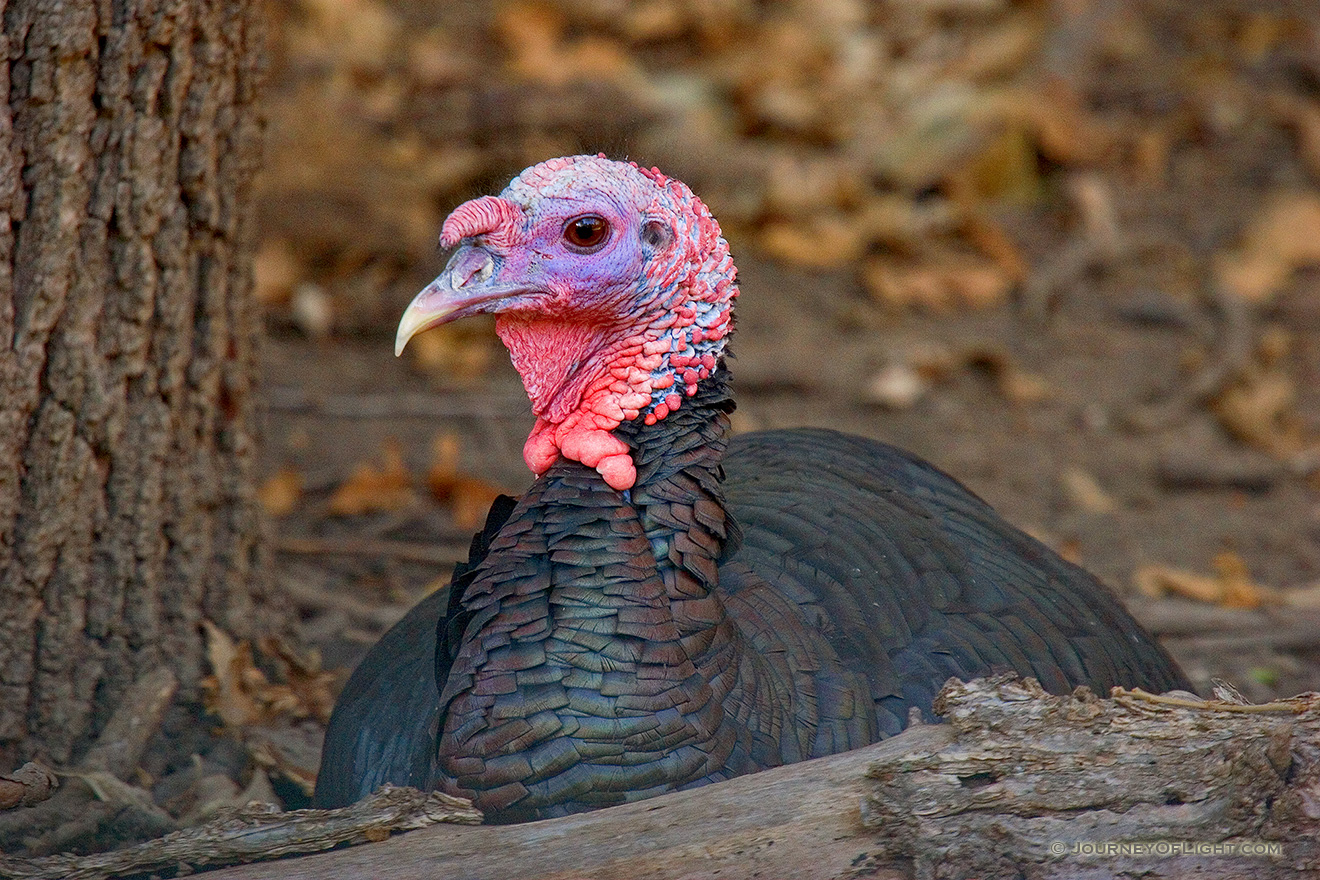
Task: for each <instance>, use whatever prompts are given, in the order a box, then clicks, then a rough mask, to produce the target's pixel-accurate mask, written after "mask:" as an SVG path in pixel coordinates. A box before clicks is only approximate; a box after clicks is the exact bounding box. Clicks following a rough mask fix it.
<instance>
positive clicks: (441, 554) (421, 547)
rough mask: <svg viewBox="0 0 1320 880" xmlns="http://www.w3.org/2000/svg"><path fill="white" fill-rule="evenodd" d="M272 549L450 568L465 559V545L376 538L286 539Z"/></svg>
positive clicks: (303, 553)
mask: <svg viewBox="0 0 1320 880" xmlns="http://www.w3.org/2000/svg"><path fill="white" fill-rule="evenodd" d="M275 549H276V550H277V551H279V552H281V553H297V554H302V555H310V556H374V557H377V558H390V559H403V560H406V561H408V562H427V563H433V564H435V565H453V564H454V563H455V562H456V561H458V560H459V559H462V558H463V557H464V556H466V555H467V544H466V543H464V544H461V545H460V544H456V543H455V544H415V543H411V542H408V541H384V540H379V539H375V538H296V537H292V536H287V535H286V536H281V537H279V538H276V539H275Z"/></svg>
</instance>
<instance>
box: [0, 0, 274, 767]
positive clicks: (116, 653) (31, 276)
mask: <svg viewBox="0 0 1320 880" xmlns="http://www.w3.org/2000/svg"><path fill="white" fill-rule="evenodd" d="M0 12H2V13H3V33H2V34H0V55H3V56H4V58H5V60H6V62H7V63H5V64H3V65H0V100H3V103H0V217H3V218H4V219H3V220H0V764H5V765H7V766H16V765H17V763H19V762H20V759H26V758H28V757H31V756H38V757H42V756H44V757H45V758H46V759H47V760H53V761H56V762H65V761H67V760H69V758H70V757H71V755H73V754H75V753H76V752H77V751H78V749H79V747H80V746H82V745H84V744H85V743H86V742H87V741H88V740H89V739H90V737H91V736H93V735H94V734H95V732H96V731H97V730H98V729H99V728H100V727H101V726H103V725H104V723H105V721H106V719H107V718H108V716H109V714H110V712H111V711H112V710H113V708H114V706H115V705H116V703H117V701H118V700H119V699H120V698H121V697H122V695H123V694H124V692H125V690H126V689H127V688H128V687H129V685H130V684H131V683H132V682H133V681H134V679H135V678H137V677H138V676H139V675H140V674H142V673H143V672H144V671H147V670H150V669H151V668H153V667H158V666H168V667H169V668H171V669H172V670H173V671H174V672H175V673H176V674H177V675H178V678H179V681H180V683H181V686H182V691H181V693H182V695H183V696H185V697H186V696H188V695H189V694H190V693H195V686H196V683H197V681H198V679H199V677H200V676H201V674H202V671H203V642H202V635H201V633H200V632H199V627H198V623H199V621H200V620H201V619H202V618H210V619H212V620H214V621H216V622H217V623H218V624H219V625H220V626H222V627H223V628H225V629H226V630H228V631H230V632H232V633H235V634H238V635H250V634H251V633H252V632H253V630H254V629H256V628H261V627H262V624H263V614H264V613H267V611H268V610H269V609H267V608H266V607H265V606H267V598H268V597H267V595H266V590H265V585H264V584H263V581H262V572H263V567H262V566H261V565H260V564H259V563H260V560H261V553H262V551H261V543H260V541H259V534H258V532H259V522H258V511H257V506H256V502H255V497H254V490H253V480H254V466H255V455H254V453H255V449H254V442H255V438H254V433H253V432H254V427H255V416H254V401H253V387H254V378H255V369H256V344H257V338H258V329H259V328H258V324H257V314H256V310H255V308H256V307H255V303H254V299H253V296H252V293H251V280H250V269H251V251H252V223H251V215H252V198H251V193H252V178H253V173H254V171H255V169H256V167H257V163H258V160H259V153H260V135H261V125H260V120H259V116H258V114H257V108H256V91H257V86H258V83H259V80H260V75H261V65H262V63H263V52H262V46H261V39H260V38H261V31H260V27H259V16H258V12H259V7H258V4H257V3H256V2H255V0H114V2H110V0H102V2H76V0H75V2H60V0H19V2H14V0H9V2H8V3H6V2H5V0H0Z"/></svg>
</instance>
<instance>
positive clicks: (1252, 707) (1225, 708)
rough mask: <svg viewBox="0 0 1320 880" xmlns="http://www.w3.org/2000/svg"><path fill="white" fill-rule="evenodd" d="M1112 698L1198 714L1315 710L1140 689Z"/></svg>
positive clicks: (1118, 691)
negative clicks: (1206, 698) (1186, 696)
mask: <svg viewBox="0 0 1320 880" xmlns="http://www.w3.org/2000/svg"><path fill="white" fill-rule="evenodd" d="M1113 697H1114V699H1115V700H1117V701H1118V702H1120V703H1127V702H1128V701H1132V700H1136V701H1141V702H1146V703H1158V704H1159V705H1161V706H1175V707H1177V708H1179V709H1195V710H1196V711H1198V712H1240V713H1246V714H1248V715H1250V714H1261V713H1270V712H1291V713H1292V714H1294V715H1300V714H1301V713H1303V712H1306V711H1308V710H1311V709H1314V708H1315V703H1314V702H1310V703H1308V702H1304V701H1302V700H1297V699H1293V700H1276V701H1275V702H1273V703H1255V704H1251V703H1248V704H1242V703H1229V702H1226V701H1224V700H1189V699H1186V698H1184V697H1173V696H1169V695H1168V694H1152V693H1148V692H1147V691H1143V690H1142V689H1141V688H1133V689H1132V690H1128V689H1127V688H1114V692H1113Z"/></svg>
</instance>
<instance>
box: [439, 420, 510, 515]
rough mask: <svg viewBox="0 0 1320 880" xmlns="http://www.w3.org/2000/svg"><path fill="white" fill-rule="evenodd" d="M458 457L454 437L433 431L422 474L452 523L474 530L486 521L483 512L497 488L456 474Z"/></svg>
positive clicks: (457, 448) (493, 498)
mask: <svg viewBox="0 0 1320 880" xmlns="http://www.w3.org/2000/svg"><path fill="white" fill-rule="evenodd" d="M458 459H459V445H458V437H457V436H455V435H453V434H447V433H442V434H437V435H436V437H435V439H434V440H433V441H432V443H431V469H430V470H429V471H427V474H426V485H427V486H428V487H429V488H430V490H431V495H432V497H434V498H435V500H436V501H439V502H440V503H441V504H444V505H447V506H448V507H449V509H450V511H451V512H452V513H453V515H454V524H455V525H457V526H458V527H459V528H461V529H475V528H478V527H480V525H481V524H482V523H483V522H485V521H486V512H487V511H488V510H490V505H491V503H492V502H493V501H494V500H495V498H496V496H498V495H499V494H500V490H499V489H498V488H497V487H495V486H492V485H491V484H490V483H487V482H485V481H484V480H479V479H477V478H476V477H471V476H467V475H465V474H461V473H459V471H458Z"/></svg>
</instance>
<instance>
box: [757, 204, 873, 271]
mask: <svg viewBox="0 0 1320 880" xmlns="http://www.w3.org/2000/svg"><path fill="white" fill-rule="evenodd" d="M760 245H761V248H762V249H763V250H764V251H765V252H766V254H768V255H769V256H770V257H772V258H773V259H776V260H783V261H785V262H787V263H793V264H795V265H798V266H805V267H807V268H810V269H834V268H838V267H840V266H845V265H847V264H849V263H852V262H855V261H856V260H858V259H860V258H861V256H862V254H863V253H864V252H865V250H866V237H865V229H864V228H863V226H862V224H861V223H860V222H858V221H857V220H856V219H855V218H852V217H849V216H847V215H844V214H839V213H833V212H832V213H829V214H822V215H817V216H815V217H809V218H802V219H799V220H795V221H791V222H790V221H776V222H773V223H768V224H766V227H765V228H764V229H763V230H762V231H761V237H760Z"/></svg>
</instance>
